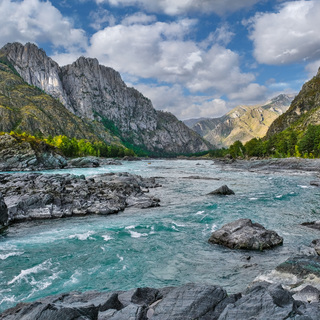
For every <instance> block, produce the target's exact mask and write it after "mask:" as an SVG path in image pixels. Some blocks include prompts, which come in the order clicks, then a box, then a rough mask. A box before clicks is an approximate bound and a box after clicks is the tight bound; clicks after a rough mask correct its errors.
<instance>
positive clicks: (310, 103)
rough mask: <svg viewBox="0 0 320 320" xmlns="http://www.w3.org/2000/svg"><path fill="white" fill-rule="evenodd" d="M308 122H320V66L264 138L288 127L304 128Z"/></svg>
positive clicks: (315, 123)
mask: <svg viewBox="0 0 320 320" xmlns="http://www.w3.org/2000/svg"><path fill="white" fill-rule="evenodd" d="M309 124H313V125H319V124H320V68H319V69H318V72H317V74H316V75H315V76H314V77H313V78H312V79H311V80H309V81H307V82H306V83H305V84H304V85H303V86H302V88H301V90H300V92H299V93H298V95H297V96H296V97H295V99H294V100H293V101H292V103H291V106H290V108H289V109H288V110H287V111H286V112H285V113H284V114H283V115H281V116H280V117H279V118H278V119H276V120H275V121H274V122H273V123H272V125H271V126H270V128H269V130H268V132H267V134H266V138H267V139H268V138H270V137H271V136H273V135H275V134H277V133H280V132H282V131H284V130H285V129H287V128H289V127H297V128H298V129H299V130H304V129H306V128H307V126H308V125H309Z"/></svg>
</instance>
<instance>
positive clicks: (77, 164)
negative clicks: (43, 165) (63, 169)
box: [68, 157, 100, 168]
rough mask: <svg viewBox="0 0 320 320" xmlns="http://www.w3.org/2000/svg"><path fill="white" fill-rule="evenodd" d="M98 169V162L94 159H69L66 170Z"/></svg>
mask: <svg viewBox="0 0 320 320" xmlns="http://www.w3.org/2000/svg"><path fill="white" fill-rule="evenodd" d="M96 167H100V162H99V160H98V158H96V157H80V158H74V159H70V160H69V161H68V168H96Z"/></svg>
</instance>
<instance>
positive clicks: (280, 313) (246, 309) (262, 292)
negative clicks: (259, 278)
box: [219, 283, 312, 320]
mask: <svg viewBox="0 0 320 320" xmlns="http://www.w3.org/2000/svg"><path fill="white" fill-rule="evenodd" d="M298 305H299V304H298V303H297V302H296V301H295V300H294V299H293V298H292V296H291V294H290V293H289V292H288V291H286V290H285V289H283V288H282V286H281V285H279V284H275V285H270V284H268V283H258V284H256V285H255V286H253V287H252V288H251V289H249V290H248V291H247V292H246V293H245V294H244V295H243V296H242V298H241V299H239V300H238V301H236V302H235V303H233V304H229V305H228V306H227V307H226V308H225V309H224V310H223V312H222V314H221V315H220V317H219V320H231V319H239V320H240V319H241V320H242V319H243V320H244V319H261V320H262V319H263V320H274V319H279V320H280V319H282V320H284V319H289V318H291V315H294V314H295V311H296V309H297V307H298ZM301 319H302V318H301ZM303 319H312V318H303Z"/></svg>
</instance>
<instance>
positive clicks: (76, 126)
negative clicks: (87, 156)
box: [0, 57, 120, 143]
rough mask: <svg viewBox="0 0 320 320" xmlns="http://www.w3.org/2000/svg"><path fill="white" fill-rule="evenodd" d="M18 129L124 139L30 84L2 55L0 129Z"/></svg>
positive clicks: (73, 135) (0, 68) (94, 137)
mask: <svg viewBox="0 0 320 320" xmlns="http://www.w3.org/2000/svg"><path fill="white" fill-rule="evenodd" d="M16 130H18V131H24V132H28V133H31V134H42V135H43V136H49V135H52V136H56V135H61V134H62V135H67V136H69V137H75V138H77V139H84V138H85V139H88V140H91V141H94V140H104V141H106V142H108V143H120V142H119V139H118V138H116V137H113V136H112V135H110V134H109V133H108V132H106V130H105V128H104V127H103V126H102V125H101V124H99V123H97V124H96V125H95V126H90V125H89V124H88V123H87V122H85V121H83V120H82V119H80V118H78V117H77V116H75V115H74V114H72V113H71V112H70V111H68V110H67V109H66V108H65V107H64V106H63V105H62V104H61V103H60V102H59V101H58V100H56V99H54V98H53V97H51V96H49V95H47V94H46V93H44V92H42V91H41V90H40V89H38V88H36V87H33V86H30V85H28V84H27V83H26V82H25V81H24V80H23V79H22V78H21V77H20V76H19V75H18V74H17V73H16V72H15V71H14V70H12V69H11V68H10V66H8V65H6V64H5V63H4V62H3V61H2V62H1V57H0V131H4V132H10V131H16Z"/></svg>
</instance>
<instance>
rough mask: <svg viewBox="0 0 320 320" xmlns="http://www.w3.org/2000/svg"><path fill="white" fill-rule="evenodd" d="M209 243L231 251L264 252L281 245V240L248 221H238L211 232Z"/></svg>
mask: <svg viewBox="0 0 320 320" xmlns="http://www.w3.org/2000/svg"><path fill="white" fill-rule="evenodd" d="M209 242H211V243H214V244H220V245H223V246H225V247H228V248H231V249H246V250H264V249H271V248H273V247H275V246H278V245H281V244H282V243H283V238H282V237H280V236H279V235H278V234H277V233H276V232H275V231H272V230H267V229H265V228H264V227H263V226H262V225H261V224H259V223H253V222H252V221H251V220H250V219H239V220H236V221H233V222H230V223H228V224H226V225H224V226H223V227H222V228H221V229H219V230H216V231H215V232H213V233H212V234H211V237H210V238H209Z"/></svg>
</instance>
